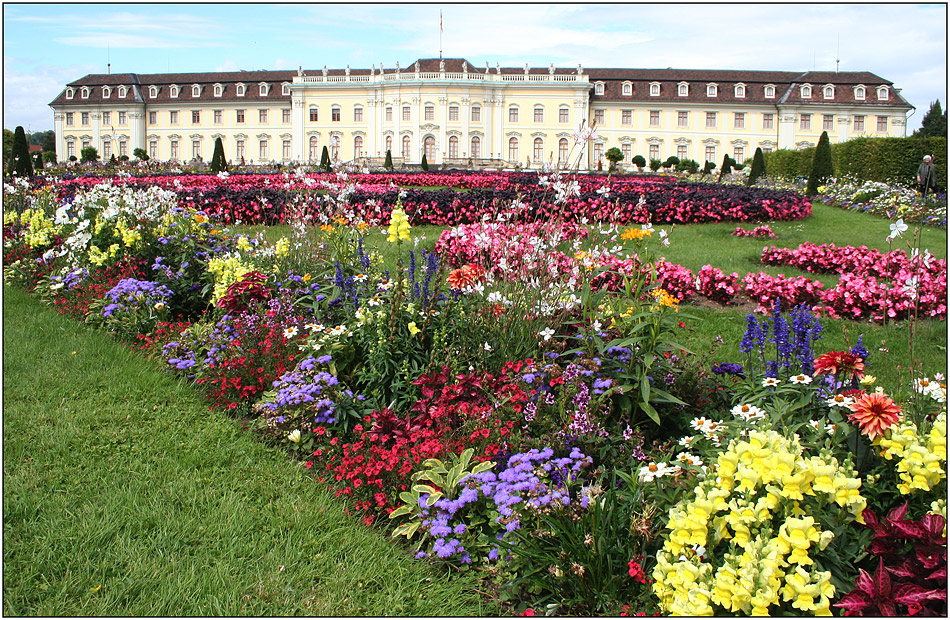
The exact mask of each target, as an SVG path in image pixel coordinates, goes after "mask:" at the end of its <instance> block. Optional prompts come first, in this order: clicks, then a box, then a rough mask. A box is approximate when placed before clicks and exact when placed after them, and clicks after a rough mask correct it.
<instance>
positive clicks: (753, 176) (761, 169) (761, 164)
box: [748, 148, 765, 186]
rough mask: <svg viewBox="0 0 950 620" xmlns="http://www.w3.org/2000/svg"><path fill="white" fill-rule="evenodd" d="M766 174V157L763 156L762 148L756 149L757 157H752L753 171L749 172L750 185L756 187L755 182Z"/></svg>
mask: <svg viewBox="0 0 950 620" xmlns="http://www.w3.org/2000/svg"><path fill="white" fill-rule="evenodd" d="M764 174H765V155H763V154H762V149H761V148H756V149H755V155H753V156H752V170H751V171H749V181H748V185H749V186H752V185H755V182H756V181H757V180H758V179H759V177H761V176H763V175H764Z"/></svg>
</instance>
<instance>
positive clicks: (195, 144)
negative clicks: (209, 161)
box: [191, 140, 201, 159]
mask: <svg viewBox="0 0 950 620" xmlns="http://www.w3.org/2000/svg"><path fill="white" fill-rule="evenodd" d="M199 157H201V140H192V141H191V158H192V159H198V158H199Z"/></svg>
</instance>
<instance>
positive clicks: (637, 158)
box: [630, 155, 647, 168]
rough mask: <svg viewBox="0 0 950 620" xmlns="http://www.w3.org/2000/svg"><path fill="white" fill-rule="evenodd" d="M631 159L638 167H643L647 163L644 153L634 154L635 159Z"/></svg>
mask: <svg viewBox="0 0 950 620" xmlns="http://www.w3.org/2000/svg"><path fill="white" fill-rule="evenodd" d="M630 161H631V163H633V164H634V165H636V166H637V167H638V168H643V167H644V166H646V165H647V160H646V159H645V158H644V157H643V155H634V156H633V159H631V160H630Z"/></svg>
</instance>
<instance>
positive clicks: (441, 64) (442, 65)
mask: <svg viewBox="0 0 950 620" xmlns="http://www.w3.org/2000/svg"><path fill="white" fill-rule="evenodd" d="M439 72H440V73H445V61H444V60H442V59H441V58H440V59H439Z"/></svg>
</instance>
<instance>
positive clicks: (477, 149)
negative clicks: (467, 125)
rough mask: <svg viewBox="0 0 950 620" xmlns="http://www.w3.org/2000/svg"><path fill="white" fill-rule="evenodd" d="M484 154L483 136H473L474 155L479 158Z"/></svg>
mask: <svg viewBox="0 0 950 620" xmlns="http://www.w3.org/2000/svg"><path fill="white" fill-rule="evenodd" d="M481 156H482V141H481V138H479V137H478V136H475V137H474V138H472V157H474V158H478V157H481Z"/></svg>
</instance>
